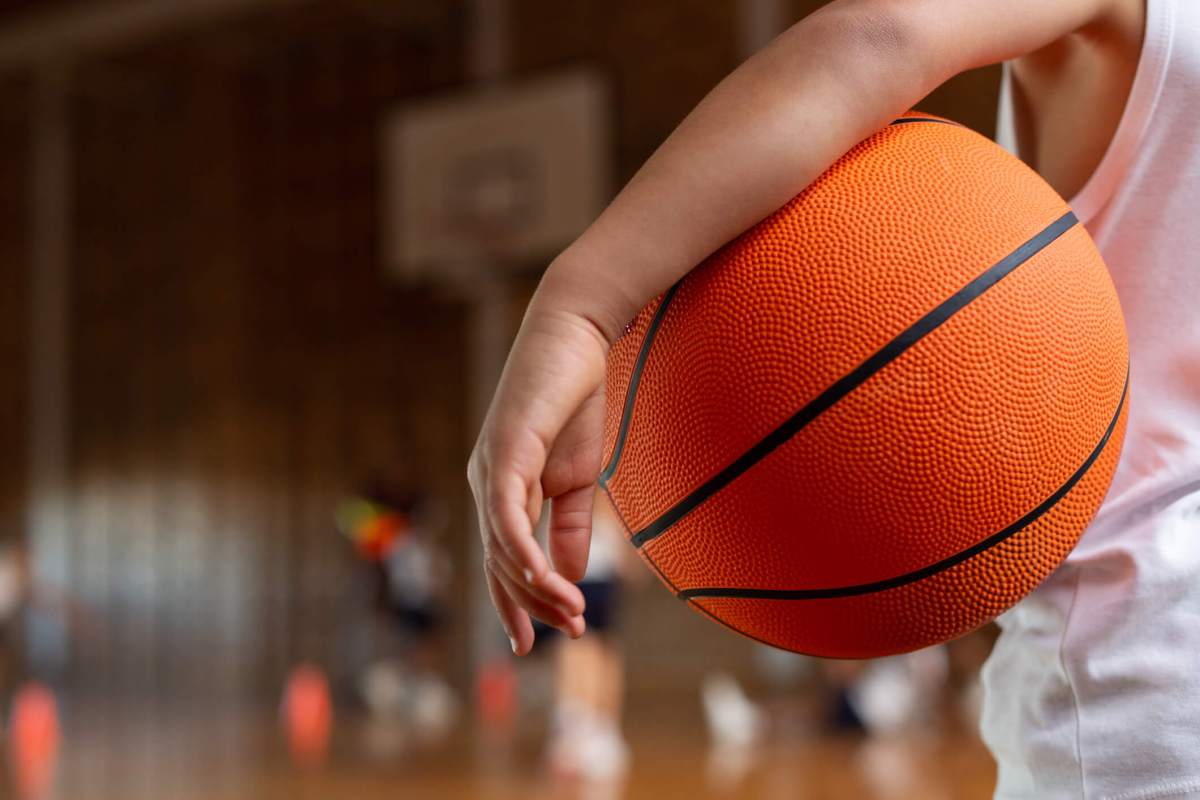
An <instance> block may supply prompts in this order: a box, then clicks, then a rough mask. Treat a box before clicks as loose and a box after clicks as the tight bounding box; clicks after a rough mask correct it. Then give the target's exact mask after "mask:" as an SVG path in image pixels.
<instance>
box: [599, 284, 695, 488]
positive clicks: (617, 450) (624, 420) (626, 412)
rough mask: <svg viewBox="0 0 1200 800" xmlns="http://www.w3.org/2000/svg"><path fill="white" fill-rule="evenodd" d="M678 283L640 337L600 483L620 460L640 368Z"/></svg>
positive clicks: (610, 475) (627, 431)
mask: <svg viewBox="0 0 1200 800" xmlns="http://www.w3.org/2000/svg"><path fill="white" fill-rule="evenodd" d="M680 283H682V281H680V282H678V283H676V284H675V285H674V286H672V287H671V288H670V289H668V290H667V293H666V294H665V295H663V299H662V302H660V303H659V304H658V308H657V309H655V311H654V318H653V319H652V320H650V327H649V328H647V329H646V336H645V337H644V338H643V339H642V349H641V350H639V351H638V357H637V361H635V362H634V364H633V374H631V375H630V376H629V389H628V390H626V392H625V408H624V409H622V411H621V427H620V428H618V429H617V442H616V444H615V445H613V452H612V457H611V458H610V459H609V461H608V466H607V467H605V468H604V471H603V472H601V473H600V483H601V484H602V485H603V484H606V483H608V481H609V479H611V478H612V476H613V473H615V472H616V471H617V464H618V463H619V462H620V461H621V451H622V450H624V449H625V437H626V436H628V435H629V421H630V419H631V418H632V417H633V402H634V400H635V399H636V397H637V390H638V384H639V383H640V382H641V380H642V370H643V369H644V368H645V366H646V359H648V358H649V357H650V346H651V345H652V344H654V337H655V335H656V334H657V333H658V326H659V325H661V324H662V320H663V317H664V316H666V313H667V306H669V305H671V298H672V297H674V296H675V292H676V291H677V290H678V289H679V285H680Z"/></svg>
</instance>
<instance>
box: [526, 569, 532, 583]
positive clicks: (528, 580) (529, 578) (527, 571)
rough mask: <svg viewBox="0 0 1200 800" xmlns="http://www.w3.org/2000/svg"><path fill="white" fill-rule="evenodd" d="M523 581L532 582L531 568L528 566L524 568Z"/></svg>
mask: <svg viewBox="0 0 1200 800" xmlns="http://www.w3.org/2000/svg"><path fill="white" fill-rule="evenodd" d="M525 582H526V583H533V570H531V569H530V568H529V567H526V568H525Z"/></svg>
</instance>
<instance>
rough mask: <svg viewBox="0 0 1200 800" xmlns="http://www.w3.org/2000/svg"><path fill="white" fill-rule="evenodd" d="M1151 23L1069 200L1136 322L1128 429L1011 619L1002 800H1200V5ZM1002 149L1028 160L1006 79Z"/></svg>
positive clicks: (997, 729) (1183, 4)
mask: <svg viewBox="0 0 1200 800" xmlns="http://www.w3.org/2000/svg"><path fill="white" fill-rule="evenodd" d="M1146 12H1147V21H1146V30H1145V39H1144V42H1143V46H1142V52H1141V56H1140V60H1139V62H1138V66H1137V74H1136V77H1135V79H1134V83H1133V87H1132V89H1131V91H1130V96H1129V98H1128V100H1127V102H1126V106H1125V111H1124V114H1123V116H1122V118H1121V121H1120V124H1119V126H1118V128H1117V131H1116V134H1115V135H1114V137H1113V141H1112V142H1111V143H1110V145H1109V148H1108V150H1107V152H1106V154H1105V156H1104V158H1103V160H1102V161H1101V163H1100V166H1099V167H1098V168H1097V169H1096V172H1095V173H1094V174H1093V175H1092V177H1091V178H1090V179H1089V180H1088V182H1087V184H1086V185H1085V186H1084V188H1083V189H1082V191H1080V193H1079V194H1078V195H1076V196H1075V197H1074V198H1073V199H1072V200H1071V201H1070V202H1071V206H1072V208H1073V209H1074V211H1075V213H1076V215H1077V216H1078V217H1079V218H1080V220H1082V221H1083V223H1084V224H1085V225H1086V226H1087V228H1088V230H1089V231H1090V232H1091V234H1092V236H1093V238H1094V239H1095V240H1096V243H1097V245H1098V246H1099V247H1100V251H1101V253H1102V254H1103V255H1104V258H1105V261H1106V262H1107V263H1108V266H1109V269H1110V271H1111V272H1112V276H1113V281H1114V282H1115V284H1116V287H1117V293H1118V295H1119V296H1120V299H1121V305H1122V308H1123V310H1124V312H1125V318H1126V323H1127V325H1128V330H1129V343H1130V358H1131V384H1130V409H1129V421H1128V429H1127V432H1126V436H1125V444H1124V448H1123V451H1122V456H1121V462H1120V464H1119V466H1118V468H1117V472H1116V475H1115V477H1114V480H1113V485H1112V488H1111V489H1110V491H1109V494H1108V497H1107V499H1106V501H1105V503H1104V505H1103V507H1102V508H1101V510H1100V512H1099V514H1097V517H1096V520H1095V521H1094V522H1093V524H1092V526H1091V527H1090V528H1089V529H1088V530H1087V532H1086V533H1085V534H1084V536H1083V537H1082V539H1081V540H1080V543H1079V545H1078V547H1076V549H1075V550H1074V551H1073V552H1072V553H1071V555H1070V556H1068V558H1067V560H1066V562H1065V563H1064V565H1063V566H1062V567H1060V568H1059V569H1058V570H1057V571H1056V572H1055V573H1054V574H1053V575H1051V576H1050V578H1049V579H1047V581H1046V582H1045V583H1044V584H1043V585H1042V586H1040V587H1039V588H1038V589H1037V590H1036V591H1034V592H1033V593H1032V594H1031V595H1030V596H1029V597H1028V598H1027V599H1026V600H1024V601H1022V602H1021V603H1019V604H1018V605H1017V606H1016V607H1015V608H1013V609H1012V610H1011V611H1009V612H1008V613H1007V614H1005V615H1004V616H1002V617H1001V618H1000V624H1001V628H1002V630H1003V634H1002V635H1001V637H1000V639H999V641H998V642H997V645H996V648H995V650H994V651H993V654H992V657H991V658H990V659H989V661H988V663H987V665H986V666H985V668H984V676H983V677H984V685H985V687H986V696H985V698H986V699H985V704H984V716H983V733H984V738H985V739H986V740H987V742H988V744H989V746H991V748H992V750H993V752H994V753H995V755H996V758H997V761H998V762H999V780H998V786H997V790H996V796H997V797H1000V798H1039V800H1041V799H1043V798H1057V797H1070V798H1080V797H1084V798H1093V797H1095V798H1109V799H1110V800H1149V798H1176V797H1197V798H1200V0H1147V7H1146ZM998 138H999V140H1000V142H1001V144H1004V145H1005V146H1007V147H1009V149H1015V148H1014V147H1013V146H1012V145H1013V143H1014V142H1015V138H1014V137H1013V125H1012V104H1011V95H1010V93H1009V91H1008V86H1007V73H1006V85H1005V87H1004V90H1003V91H1002V93H1001V108H1000V126H999V137H998Z"/></svg>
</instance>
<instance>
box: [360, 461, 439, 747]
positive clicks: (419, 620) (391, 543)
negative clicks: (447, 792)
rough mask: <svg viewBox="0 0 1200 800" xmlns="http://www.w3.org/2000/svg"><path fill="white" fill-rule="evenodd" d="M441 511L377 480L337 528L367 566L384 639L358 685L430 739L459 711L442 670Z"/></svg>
mask: <svg viewBox="0 0 1200 800" xmlns="http://www.w3.org/2000/svg"><path fill="white" fill-rule="evenodd" d="M439 518H440V517H439V514H438V509H437V507H436V504H435V503H433V502H432V501H431V500H430V499H429V498H426V497H425V496H424V495H422V494H420V493H417V492H411V491H406V490H402V489H398V488H396V487H394V486H392V485H390V484H388V483H384V482H381V481H378V480H376V481H373V482H371V483H370V484H369V485H368V487H367V488H366V489H365V490H364V491H363V492H361V493H359V494H357V495H355V496H352V497H348V498H346V499H345V500H343V501H342V502H341V504H340V505H339V507H338V511H337V523H338V528H339V529H340V530H341V531H342V533H343V535H345V536H346V537H347V538H348V539H349V540H350V541H351V543H352V544H353V546H354V550H355V552H356V554H357V555H358V556H359V557H360V558H361V559H362V560H363V561H364V562H365V563H366V564H367V565H368V567H369V569H370V572H371V575H372V583H373V585H374V592H373V598H372V600H371V603H372V607H373V614H374V621H375V622H376V623H378V630H377V631H376V632H377V633H379V634H381V635H380V636H379V639H381V640H382V641H379V642H376V643H375V644H374V646H373V647H372V648H371V650H372V652H371V653H369V654H368V655H367V656H366V660H367V662H368V663H366V664H365V666H363V665H360V669H361V672H360V673H359V675H358V690H359V692H360V694H361V696H362V699H363V701H364V703H365V704H366V706H367V709H368V710H369V711H370V712H371V714H372V715H373V716H375V717H377V718H380V719H384V720H388V721H392V722H399V723H402V724H403V725H404V726H405V727H406V728H407V729H409V731H410V732H411V733H413V734H416V735H417V737H418V738H421V739H426V740H428V739H438V738H440V737H441V736H443V735H445V734H446V733H447V732H448V731H449V729H450V726H451V725H452V724H453V722H454V720H455V719H456V717H457V712H458V701H457V699H456V697H455V695H454V693H453V691H452V690H451V688H450V686H449V684H447V682H446V681H445V679H444V678H443V677H442V675H443V674H444V673H445V666H446V665H445V661H446V652H445V641H444V629H445V624H446V619H445V617H446V611H445V598H444V593H445V591H446V588H447V584H448V582H449V578H450V563H449V559H448V558H447V556H446V554H445V553H444V552H443V550H442V549H441V548H440V547H439V546H438V545H437V543H436V541H435V536H434V533H435V530H436V528H437V527H438V524H439Z"/></svg>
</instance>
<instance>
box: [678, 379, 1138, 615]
mask: <svg viewBox="0 0 1200 800" xmlns="http://www.w3.org/2000/svg"><path fill="white" fill-rule="evenodd" d="M1128 392H1129V368H1128V367H1126V369H1125V386H1124V388H1123V389H1122V390H1121V400H1120V402H1118V403H1117V412H1116V413H1115V414H1113V418H1112V421H1111V422H1109V423H1108V428H1107V429H1106V430H1105V431H1104V435H1103V436H1101V437H1100V442H1099V443H1098V444H1097V445H1096V447H1095V449H1093V450H1092V452H1091V454H1090V455H1088V457H1087V458H1086V459H1085V460H1084V462H1083V464H1082V465H1080V467H1079V469H1077V470H1075V472H1074V474H1072V475H1071V477H1070V478H1067V480H1066V482H1065V483H1063V485H1062V486H1060V487H1058V489H1056V490H1055V491H1054V493H1053V494H1052V495H1050V496H1049V497H1047V498H1046V499H1045V500H1043V501H1042V502H1041V503H1039V504H1038V505H1037V506H1036V507H1035V508H1034V509H1033V510H1032V511H1030V512H1029V513H1027V514H1026V515H1025V516H1023V517H1021V518H1020V519H1019V520H1017V521H1016V522H1014V523H1013V524H1011V525H1009V526H1008V527H1007V528H1005V529H1004V530H1002V531H1000V532H999V533H994V534H992V535H991V536H989V537H987V538H986V539H984V540H982V541H980V542H977V543H976V544H973V545H971V546H970V547H968V548H967V549H965V550H961V551H959V552H957V553H955V554H954V555H952V556H950V557H949V558H945V559H942V560H941V561H938V562H937V563H935V564H930V565H929V566H927V567H922V568H921V569H918V570H914V571H913V572H906V573H905V574H903V575H897V576H896V577H894V578H888V579H887V580H882V581H874V582H872V583H860V584H856V585H854V586H835V587H830V588H827V589H740V588H731V587H720V588H704V589H684V590H683V591H681V592H680V593H679V594H678V595H677V596H678V597H679V598H680V599H681V600H692V599H694V598H697V597H739V598H749V599H753V600H827V599H832V598H837V597H854V596H857V595H864V594H873V593H875V592H883V591H886V590H888V589H896V588H898V587H900V586H906V585H908V584H910V583H916V582H917V581H921V580H924V579H925V578H929V577H931V576H933V575H936V574H938V573H939V572H944V571H945V570H948V569H950V568H951V567H956V566H958V565H959V564H961V563H962V562H964V561H966V560H967V559H969V558H973V557H974V556H977V555H979V554H980V553H982V552H984V551H985V550H990V549H991V548H993V547H995V546H996V545H998V544H1000V543H1001V542H1003V541H1004V540H1005V539H1008V538H1009V537H1010V536H1013V535H1014V534H1016V533H1019V532H1020V531H1023V530H1025V529H1026V528H1028V527H1029V526H1030V525H1032V524H1033V523H1034V522H1036V521H1037V520H1038V518H1040V517H1042V516H1043V515H1044V514H1046V513H1048V512H1049V511H1050V510H1051V509H1053V508H1054V507H1055V506H1056V505H1058V503H1059V501H1060V500H1062V499H1063V498H1064V497H1066V496H1067V493H1068V492H1070V491H1071V490H1072V489H1073V488H1075V484H1077V483H1079V481H1081V480H1082V479H1083V476H1084V475H1086V474H1087V473H1088V470H1090V469H1091V468H1092V465H1093V464H1095V463H1096V459H1098V458H1099V457H1100V454H1101V453H1103V452H1104V448H1105V446H1107V445H1108V440H1109V439H1110V438H1111V437H1112V434H1113V431H1114V430H1116V428H1117V422H1119V421H1120V419H1121V412H1122V411H1123V410H1124V408H1125V398H1126V396H1127V394H1128Z"/></svg>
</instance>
